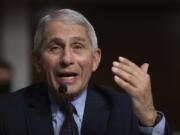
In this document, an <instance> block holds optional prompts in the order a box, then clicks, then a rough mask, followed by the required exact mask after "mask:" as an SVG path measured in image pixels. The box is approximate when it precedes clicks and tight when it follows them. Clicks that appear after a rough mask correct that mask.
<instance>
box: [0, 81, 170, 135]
mask: <svg viewBox="0 0 180 135" xmlns="http://www.w3.org/2000/svg"><path fill="white" fill-rule="evenodd" d="M165 132H166V135H170V131H169V128H168V126H167V125H166V131H165ZM0 135H53V127H52V118H51V110H50V102H49V98H48V90H47V87H46V85H45V84H36V85H32V86H29V87H27V88H24V89H22V90H20V91H18V92H15V93H13V94H8V95H6V96H3V97H0ZM81 135H140V133H139V130H138V121H137V118H136V117H135V115H134V114H133V112H132V108H131V102H130V99H129V97H128V95H127V94H125V93H123V92H119V91H115V90H111V89H106V88H103V87H99V86H95V85H91V84H90V85H89V87H88V93H87V99H86V103H85V112H84V117H83V123H82V130H81Z"/></svg>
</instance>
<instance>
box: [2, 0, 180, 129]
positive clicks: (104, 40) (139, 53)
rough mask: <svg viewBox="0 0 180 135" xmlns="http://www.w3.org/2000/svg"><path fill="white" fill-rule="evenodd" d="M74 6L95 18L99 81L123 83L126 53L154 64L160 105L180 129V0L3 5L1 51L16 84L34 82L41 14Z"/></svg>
mask: <svg viewBox="0 0 180 135" xmlns="http://www.w3.org/2000/svg"><path fill="white" fill-rule="evenodd" d="M60 8H72V9H75V10H77V11H79V12H81V13H82V14H84V15H85V16H86V17H87V18H88V19H89V21H90V22H91V23H92V24H93V26H94V28H95V30H96V32H97V36H98V39H99V47H100V48H101V49H102V62H101V65H100V68H99V70H98V71H97V72H96V73H95V75H94V76H93V80H94V81H96V82H97V83H100V84H104V85H110V86H112V87H117V86H116V85H115V83H114V82H113V75H112V73H111V65H112V61H113V60H117V58H118V56H124V57H127V58H129V59H130V60H132V61H134V62H135V63H137V64H138V65H141V64H142V63H144V62H148V63H149V64H150V69H149V73H150V75H151V78H152V87H153V95H154V100H155V105H156V107H157V108H158V109H159V110H161V111H163V112H164V113H165V115H166V117H167V119H168V121H169V123H170V125H171V127H172V129H173V130H174V131H176V132H177V131H180V116H179V115H180V107H178V106H179V105H178V104H180V85H179V84H180V78H179V76H180V53H179V51H180V2H179V1H175V0H174V1H173V0H171V1H169V0H98V1H97V0H76V1H75V0H59V1H56V0H29V1H12V2H8V1H5V2H2V4H1V5H0V17H1V21H0V57H2V58H4V59H5V60H7V61H8V62H9V63H10V64H11V65H12V67H13V68H14V73H13V79H12V89H13V90H15V89H19V88H21V87H24V86H26V85H29V84H31V83H32V82H34V81H35V80H36V79H37V78H38V77H37V76H36V74H34V72H33V69H32V66H31V62H30V53H31V52H30V49H31V45H32V44H33V36H34V31H35V29H36V26H37V23H38V19H39V18H40V17H42V16H43V15H45V14H46V13H47V12H49V11H52V10H54V9H60Z"/></svg>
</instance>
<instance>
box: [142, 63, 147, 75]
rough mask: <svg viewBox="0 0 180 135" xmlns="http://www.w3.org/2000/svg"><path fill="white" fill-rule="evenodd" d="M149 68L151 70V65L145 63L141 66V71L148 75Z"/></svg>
mask: <svg viewBox="0 0 180 135" xmlns="http://www.w3.org/2000/svg"><path fill="white" fill-rule="evenodd" d="M148 68H149V64H148V63H144V64H142V65H141V69H142V70H143V71H144V72H145V73H147V72H148Z"/></svg>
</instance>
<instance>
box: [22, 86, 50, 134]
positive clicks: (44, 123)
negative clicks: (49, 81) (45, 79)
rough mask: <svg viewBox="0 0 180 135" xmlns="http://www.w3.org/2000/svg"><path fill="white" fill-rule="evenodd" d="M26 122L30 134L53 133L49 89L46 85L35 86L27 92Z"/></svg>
mask: <svg viewBox="0 0 180 135" xmlns="http://www.w3.org/2000/svg"><path fill="white" fill-rule="evenodd" d="M25 100H26V104H27V105H26V108H25V115H26V122H27V130H28V132H29V135H53V127H52V118H51V111H50V103H49V98H48V90H47V87H45V86H44V85H38V86H35V88H33V89H29V90H27V92H26V93H25Z"/></svg>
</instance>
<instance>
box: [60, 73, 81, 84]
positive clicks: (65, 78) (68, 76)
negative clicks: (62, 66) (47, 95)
mask: <svg viewBox="0 0 180 135" xmlns="http://www.w3.org/2000/svg"><path fill="white" fill-rule="evenodd" d="M77 76H78V73H75V72H62V73H59V74H58V80H59V82H60V83H73V82H75V81H76V78H77Z"/></svg>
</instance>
